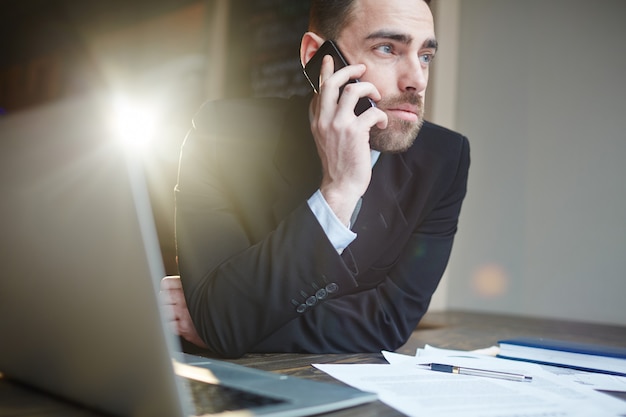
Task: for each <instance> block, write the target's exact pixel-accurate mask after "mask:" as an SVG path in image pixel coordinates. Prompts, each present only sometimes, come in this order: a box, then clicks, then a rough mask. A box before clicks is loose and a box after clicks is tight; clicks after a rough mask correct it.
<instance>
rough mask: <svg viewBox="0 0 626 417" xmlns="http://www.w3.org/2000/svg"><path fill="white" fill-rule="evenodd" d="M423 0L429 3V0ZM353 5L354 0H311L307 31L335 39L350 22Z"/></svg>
mask: <svg viewBox="0 0 626 417" xmlns="http://www.w3.org/2000/svg"><path fill="white" fill-rule="evenodd" d="M381 1H382V0H381ZM424 2H425V3H426V4H428V5H430V0H424ZM353 7H354V0H311V12H310V15H309V31H311V32H314V33H317V34H318V35H320V36H321V37H323V38H324V39H337V38H338V37H339V34H340V33H341V31H342V30H343V28H344V27H345V26H347V25H348V23H349V22H350V18H351V16H352V8H353Z"/></svg>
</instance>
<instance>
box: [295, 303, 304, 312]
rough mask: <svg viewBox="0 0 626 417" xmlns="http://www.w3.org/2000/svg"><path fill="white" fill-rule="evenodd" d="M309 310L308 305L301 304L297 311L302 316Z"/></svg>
mask: <svg viewBox="0 0 626 417" xmlns="http://www.w3.org/2000/svg"><path fill="white" fill-rule="evenodd" d="M306 309H307V305H306V304H300V305H299V306H298V307H297V308H296V311H297V312H298V313H300V314H302V313H304V312H305V311H306Z"/></svg>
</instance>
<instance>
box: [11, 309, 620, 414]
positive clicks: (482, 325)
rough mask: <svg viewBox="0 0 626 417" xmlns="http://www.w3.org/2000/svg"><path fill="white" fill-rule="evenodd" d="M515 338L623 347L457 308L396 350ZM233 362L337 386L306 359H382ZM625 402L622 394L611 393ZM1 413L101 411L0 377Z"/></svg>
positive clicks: (602, 332) (604, 337) (555, 325)
mask: <svg viewBox="0 0 626 417" xmlns="http://www.w3.org/2000/svg"><path fill="white" fill-rule="evenodd" d="M516 336H538V337H552V338H557V339H563V340H572V341H579V342H589V343H600V344H607V345H613V346H621V347H626V326H610V325H601V324H590V323H579V322H571V321H562V320H545V319H534V318H523V317H517V316H507V315H496V314H479V313H468V312H462V311H449V312H431V313H428V314H427V315H426V316H425V317H424V319H423V320H422V322H421V323H420V325H419V327H418V328H417V329H416V330H415V331H414V332H413V335H412V336H411V338H410V339H409V341H408V342H407V343H406V344H405V345H404V346H402V347H401V348H400V349H398V350H397V352H399V353H405V354H410V355H413V354H414V353H415V351H416V349H417V348H420V347H423V346H424V345H425V344H430V345H433V346H437V347H442V348H449V349H461V350H471V349H478V348H483V347H487V346H492V345H495V344H496V343H497V341H498V340H500V339H503V338H509V337H516ZM232 362H235V363H238V364H241V365H246V366H250V367H253V368H258V369H263V370H266V371H274V372H279V373H284V374H288V375H295V376H299V377H302V378H309V379H314V380H318V381H325V382H331V383H336V384H341V382H339V381H336V380H335V379H333V378H331V377H330V376H328V375H326V374H325V373H323V372H321V371H319V370H317V369H315V368H313V367H312V366H311V363H386V361H385V360H384V359H383V357H382V355H381V354H380V353H358V354H334V355H305V354H289V353H280V354H252V355H246V356H245V357H243V358H241V359H237V360H233V361H232ZM611 395H615V396H617V397H619V398H622V399H624V400H626V393H611ZM330 415H332V416H335V417H357V416H359V417H370V416H384V417H387V416H389V417H391V416H394V417H395V416H402V414H400V413H399V412H397V411H395V410H393V409H391V408H389V407H387V406H386V405H384V404H382V403H381V402H375V403H372V404H367V405H363V406H359V407H355V408H352V409H347V410H342V411H339V412H335V413H331V414H329V416H330ZM0 416H3V417H5V416H45V417H53V416H59V417H60V416H63V417H96V416H101V414H98V413H95V412H93V411H91V410H86V409H84V408H81V407H77V406H75V405H73V404H69V403H67V402H64V401H61V400H59V399H56V398H54V397H51V396H49V395H46V394H43V393H40V392H37V391H34V390H32V389H30V388H28V387H24V386H22V385H19V384H16V383H14V382H11V381H8V380H6V379H5V378H1V377H0Z"/></svg>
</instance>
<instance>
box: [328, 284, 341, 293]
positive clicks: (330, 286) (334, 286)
mask: <svg viewBox="0 0 626 417" xmlns="http://www.w3.org/2000/svg"><path fill="white" fill-rule="evenodd" d="M326 291H328V294H332V293H335V292H337V291H339V285H337V284H335V283H334V282H331V283H330V284H328V285H327V286H326Z"/></svg>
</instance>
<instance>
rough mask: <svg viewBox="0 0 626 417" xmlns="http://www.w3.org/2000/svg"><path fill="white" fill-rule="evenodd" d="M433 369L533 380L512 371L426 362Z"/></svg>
mask: <svg viewBox="0 0 626 417" xmlns="http://www.w3.org/2000/svg"><path fill="white" fill-rule="evenodd" d="M421 366H426V367H428V368H429V369H430V370H431V371H437V372H446V373H449V374H459V375H473V376H485V377H488V378H497V379H506V380H509V381H520V382H532V380H533V377H532V376H528V375H523V374H514V373H511V372H502V371H491V370H487V369H476V368H465V367H462V366H454V365H444V364H442V363H424V364H421Z"/></svg>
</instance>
